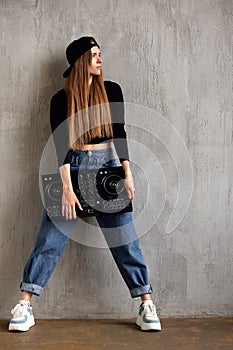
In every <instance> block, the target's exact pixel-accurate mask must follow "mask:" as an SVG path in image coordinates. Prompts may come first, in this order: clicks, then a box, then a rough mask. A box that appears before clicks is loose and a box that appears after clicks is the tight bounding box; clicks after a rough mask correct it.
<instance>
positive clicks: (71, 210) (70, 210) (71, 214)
mask: <svg viewBox="0 0 233 350" xmlns="http://www.w3.org/2000/svg"><path fill="white" fill-rule="evenodd" d="M72 217H73V209H72V207H71V206H70V207H69V219H70V220H72Z"/></svg>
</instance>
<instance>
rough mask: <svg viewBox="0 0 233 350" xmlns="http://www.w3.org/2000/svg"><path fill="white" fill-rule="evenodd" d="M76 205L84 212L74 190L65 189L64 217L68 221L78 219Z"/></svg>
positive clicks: (63, 198)
mask: <svg viewBox="0 0 233 350" xmlns="http://www.w3.org/2000/svg"><path fill="white" fill-rule="evenodd" d="M75 204H77V206H78V208H79V209H80V210H83V208H82V207H81V204H80V203H79V200H78V198H77V197H76V195H75V193H74V191H73V189H70V188H64V189H63V194H62V216H64V217H65V218H66V220H72V219H76V218H77V215H76V210H75Z"/></svg>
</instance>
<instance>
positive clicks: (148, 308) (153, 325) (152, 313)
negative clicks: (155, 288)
mask: <svg viewBox="0 0 233 350" xmlns="http://www.w3.org/2000/svg"><path fill="white" fill-rule="evenodd" d="M136 324H137V325H138V326H139V327H141V330H142V331H150V330H154V331H161V323H160V320H159V318H158V316H157V313H156V308H155V305H154V304H153V301H152V300H145V301H143V302H142V304H141V305H140V307H139V314H138V317H137V321H136Z"/></svg>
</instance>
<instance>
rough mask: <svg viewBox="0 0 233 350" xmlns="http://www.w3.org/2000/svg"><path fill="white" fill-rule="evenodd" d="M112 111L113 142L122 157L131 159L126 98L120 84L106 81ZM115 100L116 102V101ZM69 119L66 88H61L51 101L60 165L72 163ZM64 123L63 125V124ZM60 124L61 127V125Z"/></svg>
mask: <svg viewBox="0 0 233 350" xmlns="http://www.w3.org/2000/svg"><path fill="white" fill-rule="evenodd" d="M104 85H105V89H106V93H107V96H108V100H109V102H112V103H109V105H110V111H111V119H112V129H113V143H114V146H115V149H116V152H117V155H118V157H119V159H120V162H123V160H129V154H128V145H127V136H126V132H125V119H124V99H123V94H122V91H121V87H120V85H119V84H117V83H115V82H113V81H105V82H104ZM114 102H115V103H114ZM66 119H67V98H66V93H65V90H64V89H62V90H59V91H58V92H57V93H56V94H55V95H53V97H52V99H51V103H50V124H51V130H52V133H53V139H54V143H55V147H56V153H57V159H58V166H59V167H60V166H61V165H64V164H67V163H70V157H69V155H70V154H71V150H70V149H69V137H68V125H67V122H66ZM61 124H62V126H61ZM59 126H60V127H59ZM107 140H109V139H108V138H101V139H99V138H95V139H92V140H91V142H89V144H98V143H101V142H104V141H107Z"/></svg>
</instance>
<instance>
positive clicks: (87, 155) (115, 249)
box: [20, 148, 152, 298]
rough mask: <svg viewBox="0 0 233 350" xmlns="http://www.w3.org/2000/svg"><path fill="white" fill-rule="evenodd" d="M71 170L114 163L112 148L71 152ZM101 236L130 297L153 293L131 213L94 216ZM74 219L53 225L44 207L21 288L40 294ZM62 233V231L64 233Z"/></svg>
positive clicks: (112, 164) (107, 165)
mask: <svg viewBox="0 0 233 350" xmlns="http://www.w3.org/2000/svg"><path fill="white" fill-rule="evenodd" d="M70 155H71V158H70V159H71V164H70V169H71V171H72V170H73V169H77V167H79V169H98V168H99V167H111V166H116V165H117V164H116V160H115V159H114V155H113V150H112V149H111V148H107V149H102V150H92V151H81V150H77V151H72V152H71V154H70ZM96 219H97V222H98V224H99V226H100V228H101V230H102V233H103V235H104V238H105V240H106V242H107V244H108V246H109V249H110V251H111V253H112V256H113V258H114V260H115V262H116V264H117V267H118V269H119V271H120V273H121V276H122V277H123V279H124V281H125V283H126V285H127V287H128V289H129V291H130V294H131V297H132V298H135V297H138V296H140V295H142V294H146V293H149V294H150V293H152V287H151V284H150V283H149V280H148V272H147V267H146V265H145V261H144V258H143V255H142V252H141V249H140V247H139V240H138V236H137V233H136V231H135V227H134V223H133V219H132V213H131V212H125V213H114V214H101V215H98V216H96ZM75 223H76V220H65V219H64V220H63V221H61V222H60V224H59V225H61V226H60V229H59V225H57V224H56V225H55V224H54V223H53V222H52V221H48V220H47V218H46V211H45V210H44V212H43V215H42V220H41V225H40V228H39V232H38V234H37V237H36V241H35V246H34V249H33V251H32V253H31V255H30V257H29V259H28V261H27V263H26V266H25V268H24V274H23V281H22V282H21V284H20V289H21V291H28V292H32V293H33V294H35V295H38V296H39V295H40V294H41V292H42V291H43V289H44V288H45V286H46V284H47V282H48V280H49V278H50V276H51V275H52V273H53V271H54V269H55V267H56V265H57V263H58V261H59V258H60V257H61V255H62V253H63V250H64V247H65V245H66V243H67V241H68V240H69V235H70V233H71V232H72V230H73V228H74V225H75ZM64 232H65V234H64Z"/></svg>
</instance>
